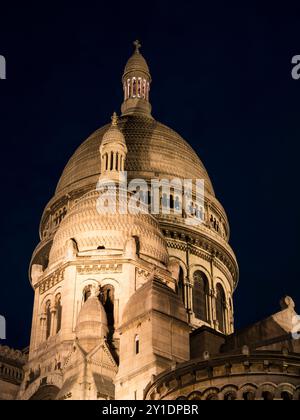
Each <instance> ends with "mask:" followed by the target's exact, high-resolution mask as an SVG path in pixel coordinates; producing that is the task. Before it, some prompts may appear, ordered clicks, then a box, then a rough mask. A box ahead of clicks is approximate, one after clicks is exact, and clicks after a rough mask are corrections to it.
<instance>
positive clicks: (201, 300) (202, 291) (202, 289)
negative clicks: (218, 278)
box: [193, 270, 209, 322]
mask: <svg viewBox="0 0 300 420" xmlns="http://www.w3.org/2000/svg"><path fill="white" fill-rule="evenodd" d="M193 280H194V286H193V311H194V314H195V317H196V318H198V319H200V320H201V321H204V322H208V318H209V317H208V293H209V285H208V279H207V277H206V275H205V274H204V273H203V272H202V271H200V270H197V271H195V272H194V274H193Z"/></svg>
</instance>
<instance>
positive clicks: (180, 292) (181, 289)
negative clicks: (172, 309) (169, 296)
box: [177, 267, 184, 304]
mask: <svg viewBox="0 0 300 420" xmlns="http://www.w3.org/2000/svg"><path fill="white" fill-rule="evenodd" d="M177 294H178V296H179V297H180V299H181V300H182V302H183V304H184V272H183V269H182V268H181V267H179V276H178V288H177Z"/></svg>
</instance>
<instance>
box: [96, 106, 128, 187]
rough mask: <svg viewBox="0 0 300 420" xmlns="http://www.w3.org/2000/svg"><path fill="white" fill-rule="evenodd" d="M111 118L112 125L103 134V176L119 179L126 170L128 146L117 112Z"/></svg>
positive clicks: (104, 177) (101, 149)
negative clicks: (119, 124)
mask: <svg viewBox="0 0 300 420" xmlns="http://www.w3.org/2000/svg"><path fill="white" fill-rule="evenodd" d="M111 120H112V122H111V126H110V127H109V129H108V130H107V131H106V132H105V134H104V135H103V139H102V142H101V145H100V158H101V178H103V179H106V180H107V179H109V180H112V181H118V180H119V175H120V173H121V172H124V167H125V160H126V155H127V147H126V142H125V138H124V136H123V134H122V132H121V130H120V129H119V127H118V116H117V114H116V113H115V112H114V113H113V116H112V117H111Z"/></svg>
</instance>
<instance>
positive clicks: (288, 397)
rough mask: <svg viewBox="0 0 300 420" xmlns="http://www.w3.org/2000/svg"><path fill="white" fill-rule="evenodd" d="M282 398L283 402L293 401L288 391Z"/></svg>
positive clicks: (282, 394) (283, 393)
mask: <svg viewBox="0 0 300 420" xmlns="http://www.w3.org/2000/svg"><path fill="white" fill-rule="evenodd" d="M281 398H282V399H283V401H291V400H292V399H293V395H292V394H291V393H289V392H287V391H284V392H282V393H281Z"/></svg>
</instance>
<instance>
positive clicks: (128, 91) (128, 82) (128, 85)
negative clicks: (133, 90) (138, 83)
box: [127, 79, 130, 99]
mask: <svg viewBox="0 0 300 420" xmlns="http://www.w3.org/2000/svg"><path fill="white" fill-rule="evenodd" d="M128 98H130V79H127V99H128Z"/></svg>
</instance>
